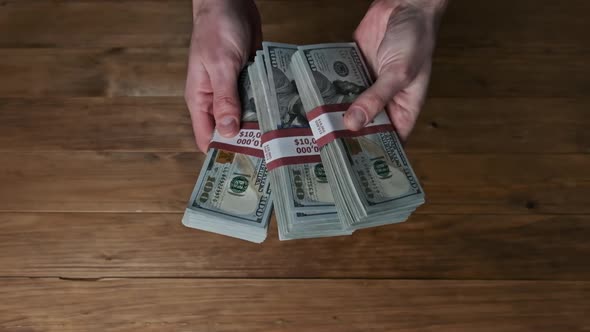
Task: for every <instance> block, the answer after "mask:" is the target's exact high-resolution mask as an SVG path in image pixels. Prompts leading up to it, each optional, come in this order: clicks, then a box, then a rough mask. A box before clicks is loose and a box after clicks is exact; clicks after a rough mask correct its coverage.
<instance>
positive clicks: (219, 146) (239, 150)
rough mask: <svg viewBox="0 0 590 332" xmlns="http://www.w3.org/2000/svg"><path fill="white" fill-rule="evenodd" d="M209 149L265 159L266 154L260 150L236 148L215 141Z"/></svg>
mask: <svg viewBox="0 0 590 332" xmlns="http://www.w3.org/2000/svg"><path fill="white" fill-rule="evenodd" d="M209 149H220V150H225V151H229V152H235V153H241V154H245V155H248V156H252V157H257V158H264V153H263V152H262V150H260V149H253V148H249V147H245V146H235V145H231V144H227V143H221V142H215V141H213V142H211V143H209Z"/></svg>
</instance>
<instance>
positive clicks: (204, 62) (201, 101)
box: [185, 0, 262, 152]
mask: <svg viewBox="0 0 590 332" xmlns="http://www.w3.org/2000/svg"><path fill="white" fill-rule="evenodd" d="M261 42H262V32H261V26H260V15H259V13H258V9H257V8H256V4H255V3H254V1H252V0H193V34H192V38H191V47H190V54H189V63H188V74H187V80H186V90H185V99H186V103H187V105H188V108H189V110H190V115H191V119H192V123H193V130H194V133H195V138H196V141H197V146H198V147H199V149H200V150H201V151H203V152H206V151H207V146H208V145H209V141H210V140H211V136H212V134H213V130H214V129H215V128H216V129H217V131H218V132H219V133H220V134H221V135H223V136H226V137H233V136H235V135H236V134H237V133H238V131H239V129H240V115H241V108H240V99H239V96H238V90H237V86H238V83H237V80H238V75H239V73H240V71H241V69H242V68H243V67H244V65H245V64H246V63H247V61H248V58H249V56H250V53H251V52H254V51H255V50H256V49H257V48H259V47H258V46H259V45H260V43H261Z"/></svg>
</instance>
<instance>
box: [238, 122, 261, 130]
mask: <svg viewBox="0 0 590 332" xmlns="http://www.w3.org/2000/svg"><path fill="white" fill-rule="evenodd" d="M241 129H260V126H259V125H258V122H242V128H241Z"/></svg>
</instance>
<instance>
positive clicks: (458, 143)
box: [406, 98, 590, 154]
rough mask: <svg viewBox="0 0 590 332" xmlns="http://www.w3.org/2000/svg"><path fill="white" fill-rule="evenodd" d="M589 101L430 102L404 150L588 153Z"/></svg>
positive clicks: (455, 100) (445, 99) (440, 99)
mask: <svg viewBox="0 0 590 332" xmlns="http://www.w3.org/2000/svg"><path fill="white" fill-rule="evenodd" d="M589 108H590V100H588V99H583V98H576V99H563V98H501V99H497V98H429V99H428V100H427V102H426V105H425V106H424V109H423V111H422V114H421V115H420V118H419V119H418V123H417V124H416V127H415V129H414V132H413V133H412V135H411V136H410V138H409V142H408V145H407V147H406V148H407V149H408V151H409V153H410V154H412V152H415V151H418V152H433V153H445V152H451V153H453V152H454V153H457V152H461V153H501V154H506V153H588V152H590V131H589V130H588V129H587V128H588V127H589V126H590V123H589V122H590V117H588V116H587V115H586V113H587V110H588V109H589Z"/></svg>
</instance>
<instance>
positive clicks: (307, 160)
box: [266, 155, 322, 171]
mask: <svg viewBox="0 0 590 332" xmlns="http://www.w3.org/2000/svg"><path fill="white" fill-rule="evenodd" d="M321 162H322V158H321V157H320V156H319V155H317V156H299V157H284V158H281V159H277V160H275V161H272V162H270V163H268V164H266V168H267V169H268V170H269V171H272V170H273V169H275V168H277V167H281V166H288V165H300V164H312V163H321Z"/></svg>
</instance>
